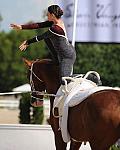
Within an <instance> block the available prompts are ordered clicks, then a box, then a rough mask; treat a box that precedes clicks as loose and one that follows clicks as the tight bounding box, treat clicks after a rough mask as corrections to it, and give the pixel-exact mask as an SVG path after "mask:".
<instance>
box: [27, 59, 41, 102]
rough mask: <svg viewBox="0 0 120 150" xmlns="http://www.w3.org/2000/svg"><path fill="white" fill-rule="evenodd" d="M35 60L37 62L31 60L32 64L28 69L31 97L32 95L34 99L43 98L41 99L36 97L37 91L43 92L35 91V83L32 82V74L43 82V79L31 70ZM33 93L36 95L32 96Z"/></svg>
mask: <svg viewBox="0 0 120 150" xmlns="http://www.w3.org/2000/svg"><path fill="white" fill-rule="evenodd" d="M36 62H37V61H35V62H33V63H32V65H31V68H30V69H29V70H30V86H31V97H32V98H35V99H38V100H43V99H40V98H38V97H37V96H38V95H40V94H39V93H43V92H40V91H37V90H36V89H35V84H34V81H33V76H34V77H35V78H36V79H37V80H38V81H39V82H44V81H43V80H41V79H40V78H39V77H38V76H37V75H36V74H35V72H34V71H33V66H34V64H35V63H36ZM34 93H35V95H36V96H33V94H34Z"/></svg>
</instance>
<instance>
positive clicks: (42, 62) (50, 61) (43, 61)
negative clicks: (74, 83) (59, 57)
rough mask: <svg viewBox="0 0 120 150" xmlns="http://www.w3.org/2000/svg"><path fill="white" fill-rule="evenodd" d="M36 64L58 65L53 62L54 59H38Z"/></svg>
mask: <svg viewBox="0 0 120 150" xmlns="http://www.w3.org/2000/svg"><path fill="white" fill-rule="evenodd" d="M35 62H38V63H40V64H45V65H47V64H54V65H56V64H55V62H53V60H52V59H40V60H39V59H37V60H36V61H35Z"/></svg>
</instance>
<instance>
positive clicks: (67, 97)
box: [53, 78, 113, 143]
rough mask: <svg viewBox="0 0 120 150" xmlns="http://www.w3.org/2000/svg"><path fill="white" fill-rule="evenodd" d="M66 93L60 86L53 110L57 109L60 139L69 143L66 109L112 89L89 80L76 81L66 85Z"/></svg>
mask: <svg viewBox="0 0 120 150" xmlns="http://www.w3.org/2000/svg"><path fill="white" fill-rule="evenodd" d="M67 88H68V91H69V92H65V87H64V86H63V85H62V86H61V87H60V88H59V90H58V92H57V95H58V97H56V98H55V100H54V106H53V113H54V108H55V107H57V108H58V111H59V126H60V128H61V132H62V137H63V140H64V142H66V143H67V142H69V141H70V136H69V133H68V130H67V118H68V108H69V107H73V106H75V105H78V104H79V103H81V102H82V101H83V100H85V99H86V98H87V97H88V96H90V95H91V94H93V93H95V92H98V91H101V90H105V89H107V90H108V89H113V88H112V87H104V86H99V87H98V86H97V85H96V84H95V83H93V82H92V81H89V80H86V79H84V80H82V79H80V78H79V79H76V81H75V82H71V83H69V84H68V87H67Z"/></svg>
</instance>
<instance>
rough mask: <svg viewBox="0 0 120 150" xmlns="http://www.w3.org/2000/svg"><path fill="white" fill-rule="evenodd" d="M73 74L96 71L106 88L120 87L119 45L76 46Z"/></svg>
mask: <svg viewBox="0 0 120 150" xmlns="http://www.w3.org/2000/svg"><path fill="white" fill-rule="evenodd" d="M76 51H77V59H76V63H75V67H74V70H75V73H83V74H84V73H86V72H87V71H90V70H94V71H97V72H98V73H99V74H100V76H101V80H102V82H103V85H106V86H120V55H119V54H120V45H118V44H90V43H89V44H79V43H77V44H76Z"/></svg>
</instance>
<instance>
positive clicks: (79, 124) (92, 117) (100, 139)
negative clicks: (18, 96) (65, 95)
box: [24, 59, 120, 150]
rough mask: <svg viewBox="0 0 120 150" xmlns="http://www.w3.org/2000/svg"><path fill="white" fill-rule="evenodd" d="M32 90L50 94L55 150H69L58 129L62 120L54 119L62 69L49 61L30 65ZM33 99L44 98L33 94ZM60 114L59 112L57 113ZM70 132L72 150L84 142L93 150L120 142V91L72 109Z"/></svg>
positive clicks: (107, 92)
mask: <svg viewBox="0 0 120 150" xmlns="http://www.w3.org/2000/svg"><path fill="white" fill-rule="evenodd" d="M24 62H25V63H26V65H27V66H28V68H29V75H28V76H29V79H30V84H31V87H32V90H35V91H38V92H42V91H44V90H46V91H47V93H48V94H51V93H52V94H51V96H50V125H51V127H52V130H53V132H54V137H55V146H56V150H66V147H67V143H65V142H64V141H63V138H62V134H61V130H60V128H59V119H58V118H56V117H54V115H53V112H52V108H53V103H54V95H55V94H56V92H57V90H58V88H59V87H60V79H59V66H57V65H56V64H55V63H53V61H51V60H49V59H42V60H37V61H29V60H27V59H24ZM32 96H33V97H34V96H35V97H39V98H42V97H43V95H39V94H38V95H37V94H36V92H32ZM55 113H56V114H58V110H57V109H55ZM68 131H69V134H70V137H71V144H70V150H79V148H80V146H81V143H82V141H85V142H86V141H89V143H90V146H91V149H92V150H108V149H109V148H110V146H111V145H113V144H114V143H115V142H116V141H117V140H118V139H119V138H120V91H119V90H115V89H114V90H113V89H111V90H107V89H106V90H103V91H99V92H96V93H94V94H92V95H90V96H89V97H87V98H86V99H85V100H84V101H83V102H82V103H80V104H78V105H76V106H73V107H70V108H69V112H68Z"/></svg>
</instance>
